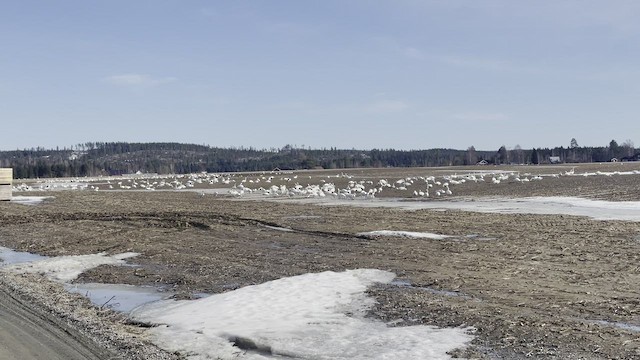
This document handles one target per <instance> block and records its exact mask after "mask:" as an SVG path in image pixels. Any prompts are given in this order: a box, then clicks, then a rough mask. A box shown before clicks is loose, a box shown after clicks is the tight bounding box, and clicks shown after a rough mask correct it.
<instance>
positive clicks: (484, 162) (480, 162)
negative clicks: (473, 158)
mask: <svg viewBox="0 0 640 360" xmlns="http://www.w3.org/2000/svg"><path fill="white" fill-rule="evenodd" d="M488 163H489V162H488V161H487V160H484V159H482V160H480V161H478V162H477V163H476V165H487V164H488Z"/></svg>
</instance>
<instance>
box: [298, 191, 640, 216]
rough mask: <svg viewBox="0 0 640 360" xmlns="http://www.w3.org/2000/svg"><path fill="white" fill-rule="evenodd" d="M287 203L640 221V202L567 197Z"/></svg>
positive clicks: (311, 200)
mask: <svg viewBox="0 0 640 360" xmlns="http://www.w3.org/2000/svg"><path fill="white" fill-rule="evenodd" d="M286 201H287V202H295V203H306V204H316V205H327V206H356V207H380V208H394V209H399V210H422V209H432V210H462V211H473V212H482V213H497V214H548V215H572V216H586V217H590V218H592V219H594V220H623V221H640V201H605V200H592V199H583V198H577V197H565V196H548V197H542V196H541V197H527V198H505V197H484V198H483V197H476V198H466V199H464V198H463V199H460V200H452V201H400V200H398V199H374V200H368V201H363V200H353V201H337V200H319V199H292V200H286Z"/></svg>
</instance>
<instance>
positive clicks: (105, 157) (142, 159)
mask: <svg viewBox="0 0 640 360" xmlns="http://www.w3.org/2000/svg"><path fill="white" fill-rule="evenodd" d="M639 155H640V154H639ZM612 158H618V159H620V160H622V161H624V160H637V159H638V158H639V156H637V155H636V154H635V152H634V148H633V145H632V144H630V146H629V144H627V143H625V145H623V146H618V144H617V143H616V142H615V141H612V142H611V143H610V144H609V146H606V147H580V146H577V143H576V142H575V140H574V139H572V146H570V147H568V148H563V147H556V148H553V149H531V150H525V149H521V148H520V147H519V146H516V147H515V148H514V149H507V148H506V147H505V146H502V147H500V148H499V149H498V150H497V151H476V150H475V149H474V147H473V146H472V147H469V148H468V149H467V150H455V149H429V150H406V151H405V150H394V149H384V150H382V149H373V150H355V149H352V150H344V149H336V148H331V149H310V148H304V147H298V146H291V145H286V146H284V147H282V148H280V149H273V148H272V149H262V150H257V149H254V148H243V147H240V148H217V147H211V146H207V145H194V144H181V143H126V142H110V143H102V142H96V143H93V142H90V143H85V144H79V145H76V146H73V147H72V148H71V149H66V148H64V149H55V150H54V149H44V148H34V149H25V150H15V151H0V167H12V168H13V169H14V171H13V174H14V177H15V178H47V177H78V176H97V175H122V174H132V173H136V172H138V171H140V172H143V173H158V174H168V173H176V174H184V173H193V172H202V171H206V172H234V171H271V170H274V169H281V170H294V169H314V168H323V169H347V168H364V167H431V166H452V165H474V164H477V163H479V162H482V163H487V164H495V165H500V164H542V163H551V162H561V163H578V162H605V161H611V159H612Z"/></svg>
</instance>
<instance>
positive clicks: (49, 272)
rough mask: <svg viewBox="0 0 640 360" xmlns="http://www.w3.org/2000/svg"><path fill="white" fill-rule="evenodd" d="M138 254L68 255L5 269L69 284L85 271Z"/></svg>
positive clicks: (13, 265)
mask: <svg viewBox="0 0 640 360" xmlns="http://www.w3.org/2000/svg"><path fill="white" fill-rule="evenodd" d="M137 255H139V254H138V253H132V252H128V253H122V254H116V255H112V256H108V255H107V254H106V253H99V254H89V255H68V256H58V257H52V258H46V259H43V260H37V261H31V262H25V263H18V264H12V265H7V266H6V267H5V269H7V270H8V271H13V272H17V273H38V274H43V275H45V276H46V277H48V278H49V279H52V280H55V281H59V282H69V281H72V280H74V279H75V278H77V277H78V275H80V274H81V273H83V272H84V271H86V270H89V269H93V268H95V267H98V266H100V265H123V264H125V259H128V258H131V257H134V256H137Z"/></svg>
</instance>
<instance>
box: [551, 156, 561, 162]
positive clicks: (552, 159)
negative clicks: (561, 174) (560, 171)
mask: <svg viewBox="0 0 640 360" xmlns="http://www.w3.org/2000/svg"><path fill="white" fill-rule="evenodd" d="M549 162H550V163H552V164H560V156H549Z"/></svg>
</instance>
